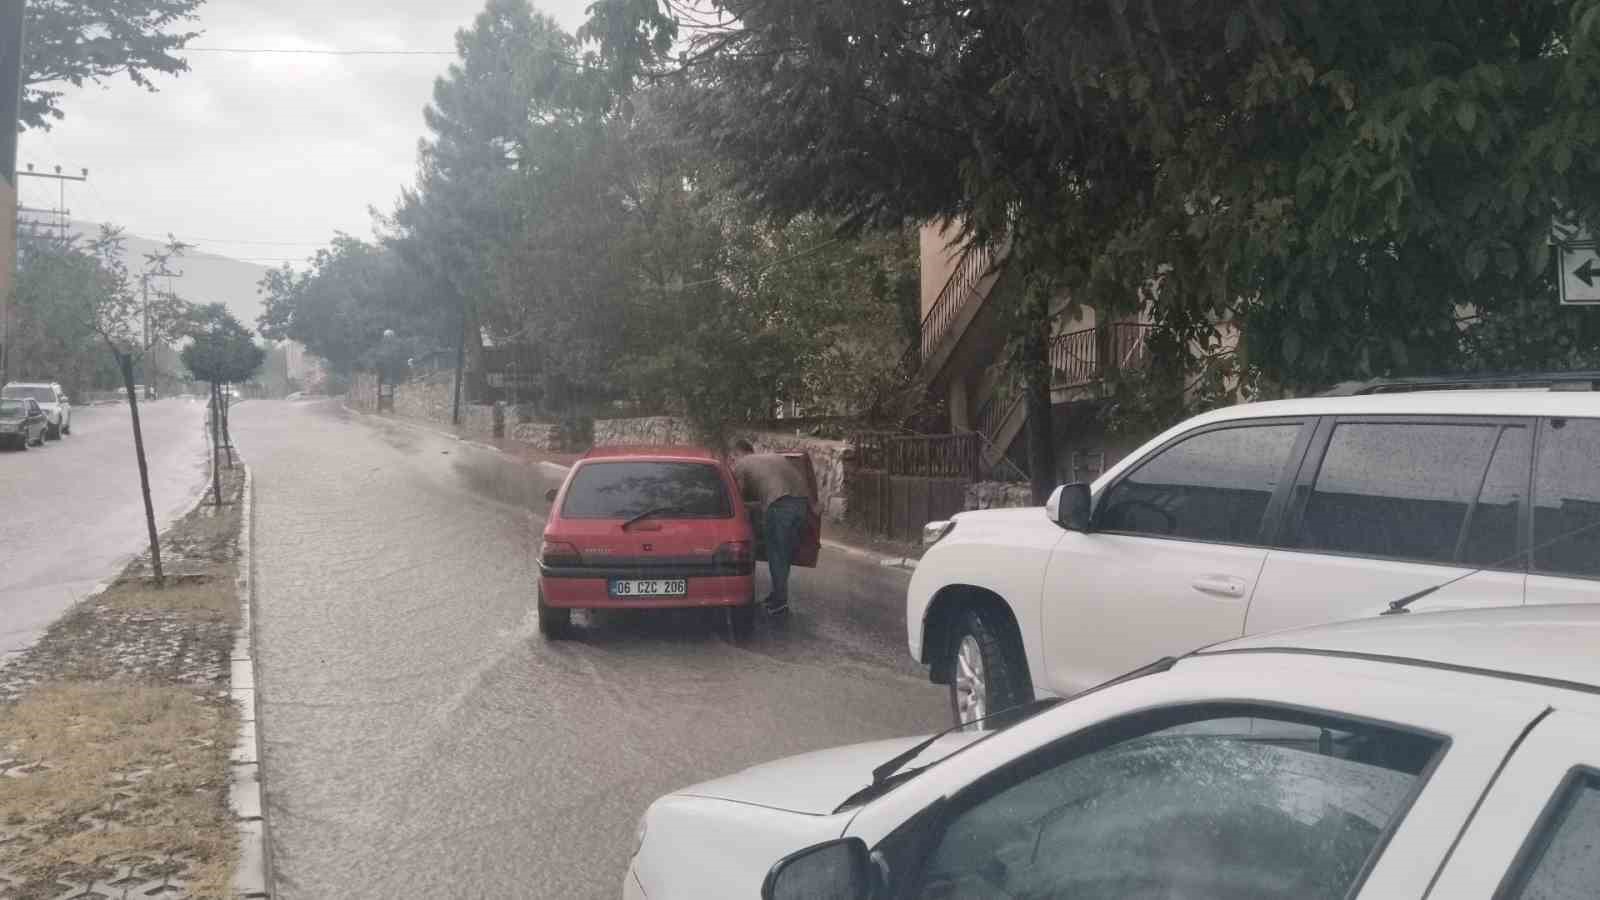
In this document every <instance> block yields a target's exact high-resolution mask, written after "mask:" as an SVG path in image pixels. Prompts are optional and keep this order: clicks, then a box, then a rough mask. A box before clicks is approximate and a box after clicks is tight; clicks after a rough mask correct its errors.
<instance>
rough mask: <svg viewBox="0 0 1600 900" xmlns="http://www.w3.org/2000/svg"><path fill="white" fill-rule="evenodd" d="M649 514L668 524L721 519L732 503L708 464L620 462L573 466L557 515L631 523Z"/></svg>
mask: <svg viewBox="0 0 1600 900" xmlns="http://www.w3.org/2000/svg"><path fill="white" fill-rule="evenodd" d="M653 510H663V512H661V513H658V514H657V515H658V516H660V517H661V518H672V519H726V518H728V517H729V516H732V515H733V502H732V498H731V497H729V496H728V489H727V486H726V485H725V484H724V483H723V481H722V472H721V470H719V469H718V468H717V467H716V466H715V465H712V464H710V463H695V462H666V461H641V460H619V461H617V462H592V463H586V464H584V465H581V466H579V467H578V471H577V472H575V473H573V476H572V483H571V484H569V485H568V486H567V497H566V500H565V501H563V503H562V504H561V515H562V516H563V517H564V518H568V519H631V518H633V517H634V516H638V515H643V514H644V513H647V512H651V511H653Z"/></svg>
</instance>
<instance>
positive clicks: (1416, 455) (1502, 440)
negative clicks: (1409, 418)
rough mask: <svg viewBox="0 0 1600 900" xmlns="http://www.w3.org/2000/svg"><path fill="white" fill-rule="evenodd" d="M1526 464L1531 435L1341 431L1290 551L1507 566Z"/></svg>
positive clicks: (1399, 427)
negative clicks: (1475, 505)
mask: <svg viewBox="0 0 1600 900" xmlns="http://www.w3.org/2000/svg"><path fill="white" fill-rule="evenodd" d="M1527 458H1528V443H1527V429H1526V428H1525V427H1522V426H1500V425H1494V424H1481V425H1479V424H1459V425H1457V424H1446V423H1414V422H1395V423H1370V422H1353V423H1348V424H1341V425H1339V426H1337V427H1335V428H1334V430H1333V434H1332V436H1331V437H1330V438H1329V441H1328V449H1327V452H1326V453H1325V454H1324V455H1323V458H1322V466H1321V468H1320V470H1319V471H1318V472H1317V476H1316V482H1315V483H1314V485H1313V486H1312V489H1311V494H1310V497H1309V498H1308V499H1307V501H1306V505H1305V511H1304V512H1303V513H1302V514H1301V516H1300V520H1299V524H1298V526H1297V527H1296V528H1295V531H1294V533H1293V534H1292V535H1291V536H1290V538H1289V540H1288V542H1287V543H1288V545H1289V546H1291V547H1298V548H1302V549H1306V550H1325V551H1330V552H1334V553H1350V554H1356V555H1360V556H1375V557H1396V558H1400V559H1414V560H1420V561H1424V562H1444V563H1447V562H1452V561H1455V560H1457V559H1458V558H1461V559H1462V560H1463V561H1471V562H1476V563H1478V564H1491V563H1495V562H1499V561H1501V560H1504V559H1506V558H1507V557H1510V556H1512V555H1513V554H1515V553H1516V546H1517V541H1516V522H1517V515H1518V505H1519V504H1520V502H1521V497H1522V494H1523V493H1524V492H1525V490H1526V489H1525V488H1524V487H1522V486H1521V485H1524V484H1526V478H1527ZM1480 496H1481V497H1482V501H1481V503H1480V504H1479V505H1478V507H1477V508H1476V509H1475V508H1474V501H1475V500H1478V499H1479V498H1480ZM1469 522H1470V527H1469Z"/></svg>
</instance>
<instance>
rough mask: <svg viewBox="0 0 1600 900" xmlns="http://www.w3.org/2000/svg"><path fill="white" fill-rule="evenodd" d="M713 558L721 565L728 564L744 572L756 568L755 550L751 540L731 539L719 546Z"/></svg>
mask: <svg viewBox="0 0 1600 900" xmlns="http://www.w3.org/2000/svg"><path fill="white" fill-rule="evenodd" d="M712 560H713V561H714V562H715V563H716V564H717V565H719V566H727V567H729V568H732V569H736V570H738V571H739V572H740V573H743V572H745V571H747V570H750V569H754V568H755V565H756V557H755V552H754V551H753V550H752V549H751V548H750V542H749V541H729V542H727V543H726V544H723V545H722V546H720V547H718V548H717V552H716V555H715V556H713V557H712Z"/></svg>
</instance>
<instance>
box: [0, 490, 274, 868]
mask: <svg viewBox="0 0 1600 900" xmlns="http://www.w3.org/2000/svg"><path fill="white" fill-rule="evenodd" d="M224 475H225V480H224V490H223V497H224V501H225V505H224V506H223V507H222V508H221V509H220V510H219V509H217V508H215V507H211V506H209V505H204V504H203V505H202V506H201V507H199V508H197V509H196V510H194V511H193V512H191V513H190V514H189V515H188V516H186V517H185V518H184V519H182V520H181V521H179V522H178V523H176V524H175V525H174V526H173V527H172V528H170V529H168V531H167V532H166V533H165V534H163V535H162V560H163V563H164V568H165V570H166V573H167V575H168V578H167V580H166V583H165V584H161V585H158V584H155V583H153V581H152V579H151V578H150V576H149V561H148V559H140V560H137V561H135V562H133V563H131V564H130V565H129V566H128V567H127V569H126V570H124V572H123V573H122V575H121V576H120V577H119V578H118V579H117V581H115V582H114V583H113V584H112V585H111V586H110V587H109V588H107V589H106V590H105V591H103V592H102V593H100V594H98V595H96V596H94V597H91V598H89V599H87V600H85V601H84V602H82V603H80V604H79V605H78V606H77V607H76V608H74V609H73V610H72V611H71V612H70V613H69V614H68V615H66V616H65V617H63V618H62V619H61V620H59V621H58V622H56V623H55V624H54V625H53V626H51V628H50V630H49V631H48V632H46V633H45V635H44V637H43V638H41V639H40V641H39V642H38V643H37V644H36V645H34V646H33V647H32V648H31V649H29V650H28V651H27V652H25V653H24V654H22V655H21V656H20V657H19V658H17V659H16V660H15V661H14V662H12V663H10V664H8V665H6V666H5V667H4V668H0V898H15V900H35V898H41V900H42V898H55V897H62V896H78V895H80V894H82V895H83V896H106V897H145V896H151V897H163V898H172V897H219V898H220V897H227V896H229V894H230V893H231V886H230V883H231V879H232V873H233V869H234V867H235V865H236V864H237V860H238V853H239V851H238V840H237V833H236V830H235V826H234V820H233V815H232V812H231V811H230V810H229V808H228V803H227V798H228V787H229V754H230V752H231V750H232V746H233V743H234V739H235V737H236V735H237V733H238V727H239V725H238V714H237V711H236V710H235V708H234V706H233V704H232V703H231V701H230V700H229V693H228V687H229V656H230V651H231V649H232V646H233V636H234V629H235V627H236V626H237V624H238V621H239V617H240V610H239V600H238V591H237V584H236V579H237V575H238V562H237V560H238V531H239V512H240V502H241V499H242V493H243V485H244V470H243V468H242V467H241V468H235V469H233V470H227V471H225V472H224ZM209 499H210V497H209V494H208V495H207V503H209Z"/></svg>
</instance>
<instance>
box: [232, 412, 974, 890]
mask: <svg viewBox="0 0 1600 900" xmlns="http://www.w3.org/2000/svg"><path fill="white" fill-rule="evenodd" d="M233 430H234V436H235V442H236V444H238V445H239V447H240V448H241V450H242V451H243V453H244V454H245V456H246V459H247V461H248V462H249V464H250V466H251V469H252V471H253V472H254V475H255V499H256V506H255V529H256V530H255V553H256V589H257V598H256V603H257V619H256V627H257V643H258V648H257V649H258V656H257V665H258V679H259V680H258V684H257V686H258V689H259V690H260V692H261V693H260V699H259V700H258V703H259V710H258V716H259V720H260V728H261V729H262V731H261V734H262V739H263V742H264V766H265V769H264V778H265V788H266V802H267V809H268V816H269V820H270V823H271V828H272V834H273V842H274V844H273V847H274V854H275V865H276V867H277V874H278V878H279V888H280V892H281V896H283V897H286V898H321V897H391V896H408V897H444V896H472V897H480V896H481V897H492V896H516V897H563V898H565V897H615V896H617V895H618V892H619V890H620V886H621V880H622V877H623V875H624V873H625V870H626V865H627V859H628V856H629V854H630V853H631V852H632V844H633V838H634V827H635V823H636V822H637V820H638V817H639V815H640V814H641V813H642V812H643V810H644V808H645V806H646V805H647V804H648V803H649V802H650V800H652V799H654V798H655V797H657V796H659V795H661V794H662V793H665V792H668V791H670V790H672V789H674V788H678V787H681V786H684V785H687V784H690V783H693V782H695V781H699V780H703V779H706V778H709V777H713V776H716V775H719V774H723V773H727V772H730V771H734V770H737V769H740V768H743V767H745V766H748V765H752V764H754V763H757V762H761V761H764V760H768V759H772V758H774V757H779V756H784V755H788V754H792V753H799V752H803V751H807V750H813V749H819V748H823V747H829V746H834V745H837V744H842V743H851V742H855V741H862V740H872V739H877V738H883V737H889V736H895V735H902V734H915V733H924V732H928V731H931V730H935V729H937V728H939V727H941V726H942V724H943V723H944V721H945V720H946V718H947V716H948V711H947V706H946V700H945V697H944V694H943V693H942V692H941V690H940V689H938V688H936V687H934V686H932V685H929V684H928V683H927V680H926V678H925V677H924V676H923V675H922V673H921V672H920V671H918V670H917V669H916V668H914V667H913V666H912V665H911V664H910V661H909V659H908V657H907V655H906V651H905V648H904V632H903V625H902V619H903V616H904V613H903V611H902V603H903V592H904V589H905V583H906V578H907V575H906V574H905V573H903V572H899V571H895V570H891V569H885V568H884V567H882V566H879V565H877V564H876V562H874V561H872V560H866V559H860V558H856V557H853V556H849V555H846V554H841V553H839V552H838V551H834V550H825V551H824V559H823V564H822V566H820V567H819V568H818V569H816V570H814V571H805V570H800V571H799V574H798V575H797V577H796V579H795V581H794V584H793V588H794V602H795V604H796V610H797V611H796V613H795V614H794V615H793V616H792V618H791V621H790V622H789V623H788V624H787V625H786V626H782V627H774V626H772V625H770V624H767V623H762V625H761V626H759V627H758V631H757V633H756V635H755V636H754V637H753V638H752V639H751V640H750V641H749V642H748V643H747V644H743V645H734V644H731V643H729V642H728V641H727V640H726V639H725V638H724V637H721V636H719V635H718V634H716V633H715V631H714V629H713V628H712V627H710V626H709V625H708V624H707V623H706V622H705V621H704V620H703V618H701V617H700V616H697V615H692V614H691V615H675V614H669V615H653V616H644V615H637V614H636V615H631V616H621V615H615V614H613V615H608V616H605V617H600V618H596V619H595V620H592V621H589V622H580V624H581V625H582V627H581V628H580V632H579V633H580V637H579V638H578V639H577V640H574V641H569V642H561V643H555V644H549V643H545V642H544V641H543V640H542V639H541V638H540V637H539V635H538V630H537V623H536V617H535V612H534V593H533V591H534V574H535V566H534V558H533V553H534V550H535V547H536V546H537V540H538V532H539V529H540V528H541V527H542V524H543V523H542V520H541V519H540V518H539V515H538V511H539V510H541V508H542V507H543V506H544V502H543V499H542V495H543V493H544V490H545V488H546V487H549V486H553V485H554V483H555V476H553V475H551V474H549V473H540V472H539V471H538V470H536V469H533V470H530V468H528V467H527V466H520V465H515V464H513V463H510V462H509V461H508V460H507V459H506V458H505V457H503V456H501V455H500V454H498V453H495V452H493V451H489V450H485V449H480V448H476V447H473V446H471V445H468V444H464V443H461V442H459V441H456V440H454V439H452V438H450V437H448V436H445V435H440V434H437V433H434V432H430V431H426V430H422V429H418V428H415V427H413V426H406V425H401V424H396V423H392V422H387V421H384V420H378V419H374V418H371V417H364V416H354V415H352V414H350V413H348V412H346V411H345V410H343V409H342V407H339V406H338V405H337V404H336V403H335V402H331V401H325V402H318V403H286V402H276V403H275V402H260V401H252V402H250V403H246V404H244V405H242V406H240V407H238V408H237V409H236V410H235V411H234V417H233ZM759 587H760V588H761V589H762V590H764V589H765V586H764V585H763V586H759Z"/></svg>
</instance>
